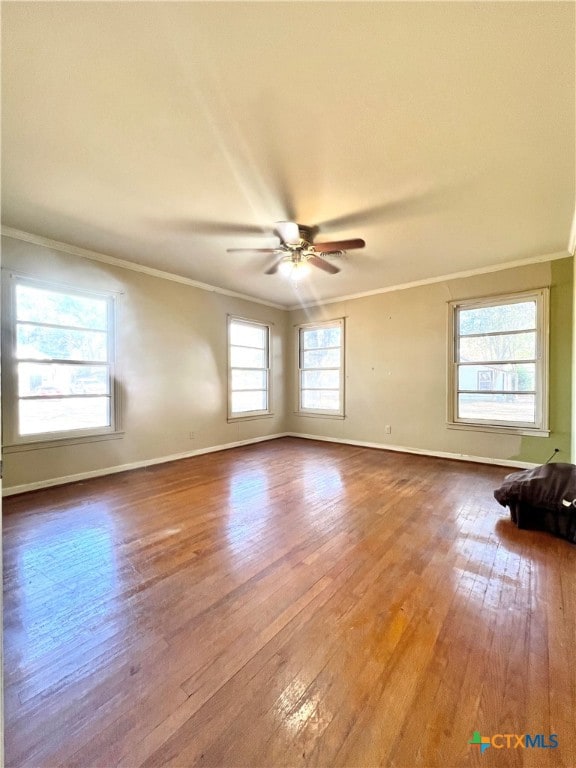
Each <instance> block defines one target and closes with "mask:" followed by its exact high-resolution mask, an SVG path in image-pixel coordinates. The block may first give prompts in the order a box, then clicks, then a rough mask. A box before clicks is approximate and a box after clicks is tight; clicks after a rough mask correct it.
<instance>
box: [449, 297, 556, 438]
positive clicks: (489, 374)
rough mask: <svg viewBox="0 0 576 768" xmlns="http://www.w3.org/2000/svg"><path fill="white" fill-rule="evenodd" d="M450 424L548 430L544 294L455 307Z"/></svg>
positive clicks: (544, 431)
mask: <svg viewBox="0 0 576 768" xmlns="http://www.w3.org/2000/svg"><path fill="white" fill-rule="evenodd" d="M450 315H451V322H452V334H451V338H452V345H451V350H452V354H451V369H452V371H451V396H450V400H451V402H450V421H451V423H452V424H453V425H468V426H471V427H479V428H480V427H482V428H487V427H488V428H492V429H500V430H503V431H505V430H513V431H519V432H523V433H524V432H526V433H528V434H534V433H535V432H538V431H540V433H543V434H544V433H546V430H547V410H548V408H547V342H548V290H547V289H542V290H539V291H534V292H530V293H522V294H515V295H512V296H501V297H497V298H492V299H483V300H474V301H461V302H453V303H452V304H451V305H450Z"/></svg>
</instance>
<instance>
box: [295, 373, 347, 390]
mask: <svg viewBox="0 0 576 768" xmlns="http://www.w3.org/2000/svg"><path fill="white" fill-rule="evenodd" d="M302 386H303V387H305V388H307V389H309V388H312V389H314V388H316V389H338V387H339V386H340V372H339V371H302Z"/></svg>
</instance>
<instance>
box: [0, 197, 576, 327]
mask: <svg viewBox="0 0 576 768" xmlns="http://www.w3.org/2000/svg"><path fill="white" fill-rule="evenodd" d="M0 233H1V234H2V236H4V237H11V238H13V239H14V240H23V241H24V242H27V243H32V244H33V245H41V246H44V247H45V248H51V249H53V250H55V251H60V252H62V253H68V254H71V255H72V256H78V257H80V258H82V259H90V260H91V261H99V262H102V263H104V264H110V265H111V266H113V267H119V268H120V269H129V270H130V271H132V272H140V273H142V274H144V275H150V276H151V277H157V278H160V279H161V280H171V281H172V282H174V283H181V284H182V285H189V286H191V287H192V288H199V289H200V290H202V291H208V292H210V293H219V294H221V295H223V296H230V297H232V298H235V299H243V300H244V301H251V302H253V303H255V304H262V305H263V306H265V307H272V308H273V309H281V310H284V311H289V312H291V311H294V310H297V309H307V308H308V307H322V306H324V305H325V304H338V303H339V302H342V301H351V300H352V299H363V298H366V297H368V296H378V295H379V294H382V293H393V292H394V291H404V290H407V289H408V288H420V287H422V286H425V285H434V284H435V283H443V282H446V281H447V280H458V279H461V278H465V277H475V276H477V275H486V274H490V273H492V272H502V271H503V270H505V269H514V268H516V267H525V266H529V265H531V264H541V263H543V262H546V261H555V260H557V259H567V258H569V257H570V255H574V256H576V212H575V214H574V220H573V223H572V232H571V234H570V242H569V246H568V248H569V250H567V251H555V252H554V253H547V254H543V255H541V256H532V257H530V258H527V259H517V260H516V261H507V262H505V263H504V264H493V265H491V266H488V267H479V268H478V269H469V270H465V271H463V272H452V273H450V274H446V275H439V276H438V277H428V278H424V279H422V280H414V281H412V282H409V283H399V284H397V285H389V286H386V287H385V288H376V289H374V290H372V291H363V292H361V293H351V294H346V295H344V296H335V297H334V298H329V299H317V300H315V301H310V302H303V303H301V304H293V305H291V306H290V305H284V304H276V303H274V302H271V301H265V300H264V299H259V298H257V297H255V296H248V295H247V294H244V293H237V292H236V291H230V290H228V289H226V288H219V287H218V286H216V285H210V284H208V283H201V282H199V281H197V280H192V279H190V278H188V277H183V276H182V275H175V274H173V273H172V272H165V271H163V270H161V269H155V268H154V267H145V266H143V265H142V264H136V263H134V262H131V261H126V260H125V259H119V258H117V257H116V256H109V255H108V254H105V253H99V252H98V251H91V250H88V249H86V248H80V247H78V246H76V245H70V244H69V243H62V242H60V241H58V240H51V239H50V238H48V237H44V236H43V235H35V234H32V233H31V232H24V231H23V230H20V229H14V228H13V227H6V226H2V227H0Z"/></svg>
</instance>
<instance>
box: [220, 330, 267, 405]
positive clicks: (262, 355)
mask: <svg viewBox="0 0 576 768" xmlns="http://www.w3.org/2000/svg"><path fill="white" fill-rule="evenodd" d="M269 414H271V408H270V326H268V325H266V324H264V323H257V322H253V321H251V320H244V319H242V318H239V317H229V318H228V418H229V419H238V418H250V417H254V416H267V415H269Z"/></svg>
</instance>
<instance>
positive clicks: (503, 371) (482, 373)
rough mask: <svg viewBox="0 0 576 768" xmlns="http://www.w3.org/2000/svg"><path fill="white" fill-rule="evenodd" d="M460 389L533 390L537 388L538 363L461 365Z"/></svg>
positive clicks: (459, 375)
mask: <svg viewBox="0 0 576 768" xmlns="http://www.w3.org/2000/svg"><path fill="white" fill-rule="evenodd" d="M458 389H479V390H482V391H485V392H490V391H493V390H504V391H506V392H529V391H533V390H534V389H536V365H535V364H534V363H520V364H517V365H505V364H501V365H461V366H460V367H459V369H458Z"/></svg>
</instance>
